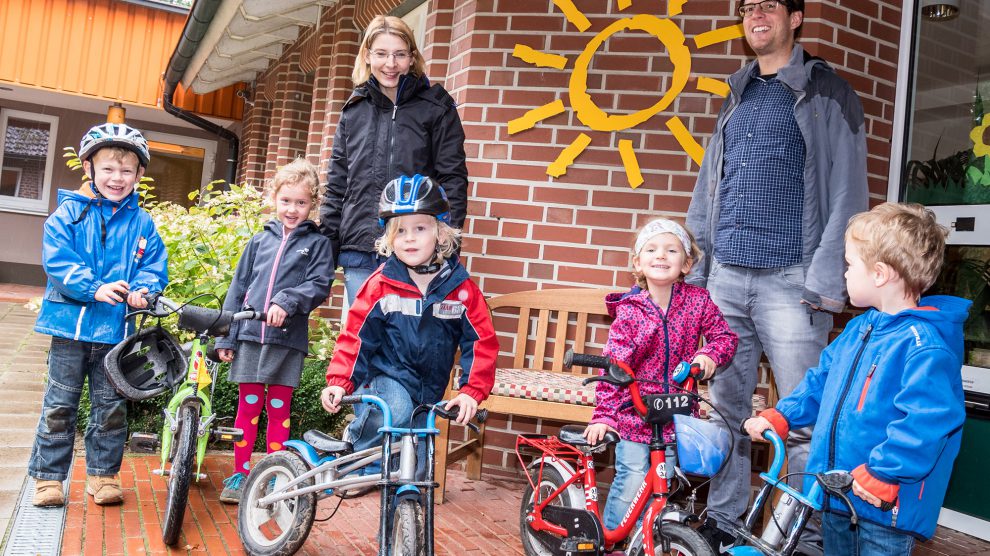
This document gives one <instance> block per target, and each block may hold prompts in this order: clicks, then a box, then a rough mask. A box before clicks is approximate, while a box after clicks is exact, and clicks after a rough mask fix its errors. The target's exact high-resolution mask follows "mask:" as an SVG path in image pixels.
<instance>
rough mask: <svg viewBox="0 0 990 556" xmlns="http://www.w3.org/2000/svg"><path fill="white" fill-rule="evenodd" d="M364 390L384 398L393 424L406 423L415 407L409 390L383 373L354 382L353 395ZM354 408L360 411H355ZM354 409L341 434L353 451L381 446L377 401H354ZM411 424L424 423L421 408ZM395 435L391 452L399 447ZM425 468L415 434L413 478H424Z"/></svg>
mask: <svg viewBox="0 0 990 556" xmlns="http://www.w3.org/2000/svg"><path fill="white" fill-rule="evenodd" d="M364 394H370V395H373V396H378V397H379V398H381V399H383V400H385V403H386V404H387V405H388V407H389V409H390V410H391V411H392V426H393V427H397V428H409V427H410V425H409V423H410V419H411V418H412V413H413V410H415V409H416V403H415V402H413V400H412V398H410V396H409V392H408V391H406V389H405V387H403V386H402V385H401V384H399V383H398V382H396V381H395V380H393V379H391V378H389V377H387V376H385V375H378V376H376V377H374V378H373V379H371V383H370V384H367V385H358V387H357V388H356V389H355V390H354V395H356V396H358V395H364ZM358 408H360V409H361V410H362V411H360V412H358V411H357V409H358ZM354 409H355V416H356V418H355V419H354V421H352V422H351V424H350V425H348V426H347V431H346V433H345V436H344V438H346V439H348V440H350V442H351V444H352V445H353V446H354V451H355V452H356V451H360V450H366V449H368V448H374V447H376V446H381V445H382V439H383V438H384V435H383V434H382V433H380V432H378V429H379V428H381V427H382V426H384V424H385V423H384V416H383V415H382V412H381V410H380V409H378V406H377V405H371V404H360V405H355V406H354ZM413 427H415V428H424V427H426V412H425V411H421V412H420V413H419V414H418V415H416V421H415V424H414V425H413ZM397 439H398V437H394V438H393V442H392V450H393V452H392V453H393V454H394V453H395V450H397V449H398V447H399V443H398V442H397ZM426 471H427V467H426V440H425V439H423V438H419V439H418V442H417V444H416V478H417V480H425V479H426V477H427V475H426Z"/></svg>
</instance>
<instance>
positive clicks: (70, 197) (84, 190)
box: [58, 182, 140, 208]
mask: <svg viewBox="0 0 990 556" xmlns="http://www.w3.org/2000/svg"><path fill="white" fill-rule="evenodd" d="M139 198H140V196H139V194H138V192H137V189H135V190H134V191H132V192H131V194H130V195H128V196H127V197H124V198H123V199H121V200H120V201H111V200H109V199H106V198H104V199H103V200H102V202H103V203H107V204H108V205H111V206H114V207H118V208H119V207H123V206H128V205H130V204H131V203H132V201H133V206H134V207H137V206H138V201H139ZM95 200H96V193H95V192H94V191H93V186H92V182H86V183H84V184H82V185H81V186H79V189H76V190H75V191H72V190H69V189H59V190H58V205H59V206H61V205H63V204H64V203H67V202H70V201H71V202H76V203H82V204H84V205H88V204H89V203H91V202H93V201H95Z"/></svg>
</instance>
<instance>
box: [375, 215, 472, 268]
mask: <svg viewBox="0 0 990 556" xmlns="http://www.w3.org/2000/svg"><path fill="white" fill-rule="evenodd" d="M404 216H412V215H411V214H410V215H404ZM427 216H431V215H427ZM400 218H402V216H396V217H393V218H389V219H388V221H387V222H385V233H384V234H382V236H381V237H380V238H378V239H376V240H375V251H378V254H379V255H381V256H383V257H389V256H391V255H392V253H393V252H395V243H394V242H395V236H396V235H397V234H398V233H399V219H400ZM433 221H434V222H436V223H437V228H436V230H437V233H436V240H437V246H436V252H437V254H436V257H435V258H434V259H433V261H434V262H437V263H440V262H443V260H444V259H446V258H448V257H450V256H451V255H453V254H454V253H456V252H457V247H458V246H459V245H460V244H461V231H460V230H459V229H457V228H454V227H452V226H450V225H449V224H447V223H445V222H441V221H439V220H437V219H436V218H433Z"/></svg>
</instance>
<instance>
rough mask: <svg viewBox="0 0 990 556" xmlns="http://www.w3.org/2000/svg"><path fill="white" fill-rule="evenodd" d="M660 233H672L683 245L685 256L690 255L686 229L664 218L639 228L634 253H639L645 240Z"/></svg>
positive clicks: (689, 241) (689, 239) (689, 242)
mask: <svg viewBox="0 0 990 556" xmlns="http://www.w3.org/2000/svg"><path fill="white" fill-rule="evenodd" d="M660 234H674V235H675V236H676V237H677V239H679V240H681V244H682V245H684V252H685V253H686V254H687V256H688V257H690V256H691V238H689V237H688V234H687V230H685V229H684V228H683V227H681V225H680V224H678V223H677V222H674V221H673V220H667V219H666V218H658V219H656V220H654V221H653V222H650V223H649V224H647V225H646V226H644V227H643V229H642V230H640V232H639V236H638V237H637V238H636V255H639V252H640V251H642V250H643V246H644V245H646V242H647V241H650V239H651V238H653V237H654V236H657V235H660Z"/></svg>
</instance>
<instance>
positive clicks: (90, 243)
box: [28, 123, 168, 506]
mask: <svg viewBox="0 0 990 556" xmlns="http://www.w3.org/2000/svg"><path fill="white" fill-rule="evenodd" d="M79 158H80V160H82V164H83V170H84V171H85V172H86V176H87V177H88V178H89V181H87V182H86V183H84V184H83V185H82V187H81V188H79V190H78V191H68V190H64V189H63V190H59V192H58V208H57V209H55V212H53V213H52V215H51V216H49V217H48V220H46V221H45V237H44V241H43V245H42V264H43V266H44V268H45V273H46V274H47V275H48V285H47V287H46V288H45V298H44V301H43V302H42V305H41V311H40V312H39V313H38V321H37V323H36V324H35V331H37V332H40V333H42V334H49V335H51V336H52V346H51V350H50V351H49V354H48V385H47V388H46V390H45V398H44V402H43V406H42V412H41V419H40V421H39V422H38V435H37V437H36V438H35V442H34V448H33V449H32V450H31V463H30V467H29V468H28V474H29V475H31V476H32V477H34V478H35V479H36V481H37V482H36V486H35V494H34V500H33V503H34V505H35V506H61V505H64V504H65V493H64V492H63V490H62V482H63V481H65V478H66V477H67V475H68V472H69V465H70V464H71V462H72V445H73V441H74V440H75V432H76V416H77V413H78V410H79V398H80V395H81V393H82V388H83V384H84V383H85V382H87V381H88V382H89V392H90V404H91V407H90V415H89V425H88V426H87V427H86V474H87V476H88V478H87V485H86V492H87V493H88V494H89V495H91V496H93V500H94V502H95V503H97V504H101V505H103V504H116V503H120V502H121V501H123V492H122V491H121V490H120V482H119V480H118V478H117V472H118V471H119V470H120V463H121V460H122V458H123V455H124V442H125V441H126V440H127V407H126V405H125V400H124V398H123V397H121V396H120V395H118V394H117V392H115V391H114V388H113V386H112V385H111V384H110V383H109V381H108V380H107V377H106V374H105V372H104V369H103V358H104V356H105V355H106V354H107V352H109V351H110V349H111V348H113V346H114V344H116V343H118V342H120V341H121V340H123V339H124V336H125V335H126V334H125V323H124V314H125V313H126V311H127V305H130V306H132V307H138V308H140V307H144V306H145V305H147V302H146V301H145V300H144V299H143V298H142V296H141V294H143V293H147V292H160V291H161V290H162V289H164V288H165V285H166V284H167V283H168V269H167V267H168V254H167V253H166V251H165V246H164V244H162V240H161V238H160V237H159V236H158V231H157V230H156V228H155V223H154V222H153V221H152V220H151V215H149V214H148V213H147V212H145V211H144V210H143V209H142V208H141V207H140V206H138V194H137V193H136V192H135V191H134V186H135V185H136V184H137V183H138V181H139V180H140V179H141V176H143V175H144V170H145V168H147V166H148V162H149V161H150V159H151V157H150V154H149V152H148V143H147V142H146V141H145V139H144V137H143V136H142V135H141V132H139V131H138V130H136V129H134V128H132V127H130V126H127V125H124V124H112V123H106V124H101V125H98V126H95V127H93V128H92V129H90V130H89V131H88V132H86V135H84V136H83V139H82V142H81V144H80V146H79ZM125 302H126V304H125Z"/></svg>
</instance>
